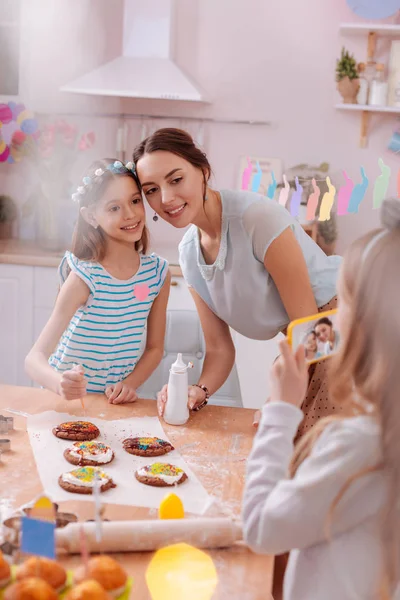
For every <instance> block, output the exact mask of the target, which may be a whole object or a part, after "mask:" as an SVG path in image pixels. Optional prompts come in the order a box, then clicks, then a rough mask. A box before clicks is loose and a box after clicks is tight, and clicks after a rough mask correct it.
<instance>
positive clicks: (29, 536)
mask: <svg viewBox="0 0 400 600" xmlns="http://www.w3.org/2000/svg"><path fill="white" fill-rule="evenodd" d="M21 520H22V542H21V551H22V552H25V553H26V554H34V555H36V556H45V557H46V558H55V557H56V548H55V537H54V532H55V528H56V526H55V523H51V522H50V521H41V520H39V519H30V518H29V517H22V519H21Z"/></svg>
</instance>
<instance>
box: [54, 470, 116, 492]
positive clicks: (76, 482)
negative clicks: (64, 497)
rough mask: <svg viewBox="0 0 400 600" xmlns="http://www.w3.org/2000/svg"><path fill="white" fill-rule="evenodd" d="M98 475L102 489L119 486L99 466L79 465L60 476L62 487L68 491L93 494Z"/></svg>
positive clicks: (104, 490) (102, 490)
mask: <svg viewBox="0 0 400 600" xmlns="http://www.w3.org/2000/svg"><path fill="white" fill-rule="evenodd" d="M96 477H97V478H98V481H99V483H100V491H101V492H106V491H107V490H109V489H111V488H114V487H117V486H116V484H115V483H114V482H113V480H112V479H111V477H110V476H109V475H107V473H105V472H104V471H102V470H101V469H100V468H99V467H79V468H78V469H73V471H69V472H68V473H63V474H62V475H60V477H59V478H58V483H59V485H60V487H62V488H63V490H65V491H66V492H73V493H75V494H93V489H94V486H95V481H96Z"/></svg>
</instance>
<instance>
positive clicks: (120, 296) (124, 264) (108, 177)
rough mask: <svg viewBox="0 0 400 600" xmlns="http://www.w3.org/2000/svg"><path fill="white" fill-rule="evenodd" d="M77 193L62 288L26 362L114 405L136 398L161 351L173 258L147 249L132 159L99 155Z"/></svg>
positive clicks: (43, 379) (66, 389)
mask: <svg viewBox="0 0 400 600" xmlns="http://www.w3.org/2000/svg"><path fill="white" fill-rule="evenodd" d="M73 199H74V200H76V201H77V202H78V203H79V216H78V221H77V224H76V229H75V232H74V237H73V242H72V252H66V254H65V256H64V258H63V259H62V261H61V264H60V267H59V272H60V277H61V289H60V293H59V295H58V297H57V301H56V304H55V307H54V310H53V313H52V315H51V316H50V319H49V321H48V322H47V324H46V325H45V327H44V329H43V331H42V333H41V334H40V336H39V339H38V340H37V342H36V343H35V345H34V346H33V348H32V350H31V351H30V353H29V354H28V356H27V358H26V361H25V364H26V369H27V372H28V374H29V375H30V376H31V377H32V379H34V380H35V381H36V382H38V383H39V384H41V385H42V386H43V387H46V388H48V389H50V390H52V391H54V392H56V393H57V394H60V395H61V396H63V397H64V398H65V399H67V400H73V399H78V398H81V397H82V396H84V395H85V394H86V393H87V392H98V393H105V394H106V396H107V397H108V400H109V402H111V403H114V404H120V403H126V402H134V401H135V400H136V399H137V394H136V390H137V388H138V387H139V386H140V385H142V384H143V383H144V382H145V381H146V379H148V377H149V376H150V375H151V374H152V372H153V371H154V369H155V368H156V367H157V365H158V364H159V362H160V361H161V358H162V354H163V348H164V335H165V323H166V308H167V302H168V295H169V286H170V275H169V271H168V264H167V261H166V260H164V259H163V258H161V257H159V256H156V255H155V254H152V255H150V256H149V255H146V251H147V247H148V232H147V229H146V223H145V210H144V206H143V201H142V196H141V190H140V185H139V182H138V180H137V177H136V173H135V170H134V165H133V163H128V164H126V165H124V164H122V163H121V162H120V161H116V160H114V159H104V160H101V161H96V162H95V163H94V164H92V166H91V167H90V168H89V170H88V172H87V174H86V176H85V177H84V178H83V180H82V184H81V185H80V186H79V187H78V189H77V192H76V193H75V194H74V195H73ZM145 329H146V346H145V350H144V352H143V354H142V356H141V357H139V354H140V348H141V342H142V338H143V335H144V332H145Z"/></svg>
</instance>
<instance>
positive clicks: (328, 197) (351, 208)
mask: <svg viewBox="0 0 400 600" xmlns="http://www.w3.org/2000/svg"><path fill="white" fill-rule="evenodd" d="M14 135H15V134H14ZM1 151H2V146H1V144H0V152H1ZM247 160H248V165H249V166H248V167H246V169H245V170H244V172H243V176H242V184H243V185H244V184H245V183H246V181H247V185H248V184H249V183H250V179H249V175H250V177H251V175H252V172H250V167H251V168H252V165H251V161H250V159H247ZM378 165H379V169H380V171H381V173H380V175H378V177H377V178H376V179H375V183H374V188H373V208H374V209H376V208H380V206H381V205H382V202H383V200H384V199H385V198H386V197H387V195H388V189H389V185H390V178H391V174H392V171H391V168H390V167H389V166H388V165H386V164H385V163H384V161H383V159H382V158H379V159H378ZM360 173H361V181H360V182H359V183H357V184H356V185H355V184H354V181H353V180H352V179H351V177H349V176H348V175H347V172H346V171H343V177H344V179H345V183H344V184H343V185H342V186H341V187H340V188H339V191H338V195H337V215H338V216H342V215H346V214H357V213H358V210H359V207H360V205H361V202H362V201H363V200H364V198H365V195H366V192H367V189H368V185H369V179H368V177H367V175H366V172H365V169H364V167H360ZM261 175H262V172H261V167H260V164H259V162H258V161H257V172H256V174H255V176H254V178H253V182H252V187H251V190H252V191H253V192H258V191H259V188H260V183H261ZM271 176H272V182H271V183H270V184H269V186H268V190H267V193H266V196H267V198H268V199H269V200H273V199H274V197H275V192H276V188H277V182H276V178H275V175H274V173H273V172H271ZM282 179H283V187H282V189H281V190H280V192H279V198H278V204H280V205H281V206H284V207H287V203H288V200H289V195H290V184H289V182H288V179H287V176H286V175H285V174H284V175H283V177H282ZM302 181H303V180H302ZM304 181H306V180H304ZM304 181H303V183H304ZM307 182H308V183H309V180H307ZM326 184H327V186H328V191H327V192H326V193H325V194H324V196H323V198H322V201H321V205H320V209H319V215H318V220H319V221H329V219H330V218H331V212H332V209H333V206H334V203H335V196H336V187H335V186H334V185H333V184H332V182H331V180H330V178H329V177H327V178H326ZM396 184H397V197H398V198H399V199H400V169H399V170H398V173H397V180H396ZM311 185H312V188H313V191H312V192H311V194H310V196H309V198H308V201H307V213H306V219H307V221H314V220H315V217H316V212H317V207H318V203H319V198H320V195H321V190H320V188H319V187H318V185H317V181H316V179H315V178H313V179H311ZM295 186H296V187H295V190H294V191H293V193H292V197H291V199H290V214H291V215H292V216H293V217H294V218H298V216H299V212H300V205H301V201H302V195H303V186H302V185H301V184H300V182H299V179H298V177H295ZM244 189H246V190H247V189H248V188H244Z"/></svg>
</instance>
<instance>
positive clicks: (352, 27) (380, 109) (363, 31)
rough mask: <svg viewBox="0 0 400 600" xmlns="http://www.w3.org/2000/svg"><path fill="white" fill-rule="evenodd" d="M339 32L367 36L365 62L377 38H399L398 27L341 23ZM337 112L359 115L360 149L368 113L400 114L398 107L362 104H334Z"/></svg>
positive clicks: (362, 144) (364, 135) (365, 141)
mask: <svg viewBox="0 0 400 600" xmlns="http://www.w3.org/2000/svg"><path fill="white" fill-rule="evenodd" d="M340 31H341V33H342V34H343V35H364V36H368V37H367V39H368V46H367V60H368V61H373V60H374V55H375V50H376V40H377V37H378V36H384V37H391V38H400V25H397V24H373V23H341V25H340ZM336 108H337V109H339V110H349V111H353V112H360V113H361V132H360V147H361V148H365V147H366V146H367V142H368V124H369V116H370V113H381V114H383V113H385V114H400V107H396V106H369V105H363V104H336Z"/></svg>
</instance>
